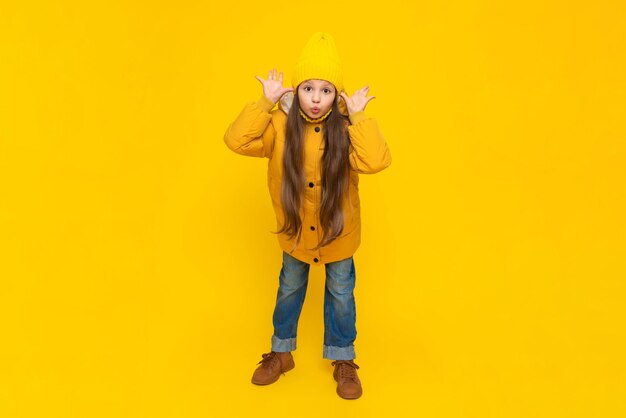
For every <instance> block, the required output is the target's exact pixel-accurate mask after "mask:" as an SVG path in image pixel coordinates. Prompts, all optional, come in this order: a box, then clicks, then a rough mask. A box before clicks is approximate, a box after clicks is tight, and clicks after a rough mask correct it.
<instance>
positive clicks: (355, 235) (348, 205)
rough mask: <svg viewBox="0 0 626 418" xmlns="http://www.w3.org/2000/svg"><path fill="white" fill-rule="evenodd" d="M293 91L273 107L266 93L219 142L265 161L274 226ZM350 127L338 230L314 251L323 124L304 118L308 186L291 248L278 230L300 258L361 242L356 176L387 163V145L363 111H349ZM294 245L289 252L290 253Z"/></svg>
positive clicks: (335, 255) (344, 253)
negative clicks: (347, 169)
mask: <svg viewBox="0 0 626 418" xmlns="http://www.w3.org/2000/svg"><path fill="white" fill-rule="evenodd" d="M290 99H291V100H293V93H287V94H285V95H284V96H283V98H282V99H281V101H280V102H279V103H278V108H277V109H274V103H272V101H271V100H269V99H268V98H267V97H265V96H261V98H260V99H259V100H257V101H256V102H250V103H248V104H246V105H245V107H244V108H243V110H242V111H241V113H240V114H239V116H238V117H237V118H236V119H235V121H234V122H232V123H231V124H230V126H229V127H228V129H227V130H226V134H225V135H224V142H225V143H226V145H227V146H228V148H230V149H231V150H233V151H234V152H236V153H238V154H242V155H247V156H251V157H266V158H268V159H269V162H268V171H267V185H268V187H269V192H270V197H271V198H272V205H273V207H274V212H275V213H276V223H277V230H278V229H279V228H280V226H281V225H282V224H283V220H284V214H283V210H282V204H281V199H280V195H281V181H282V174H283V149H284V146H285V129H286V122H287V113H288V111H289V108H290V103H291V101H290ZM339 103H340V110H341V113H343V114H344V115H347V114H348V112H347V111H346V106H345V103H344V102H343V101H340V102H339ZM349 119H350V126H349V127H348V133H349V136H350V142H351V146H350V152H349V160H350V186H349V193H347V194H346V195H345V196H344V198H343V203H342V210H343V215H344V228H343V232H342V233H341V235H339V237H337V239H335V240H334V241H332V242H331V243H330V244H328V245H327V246H324V247H321V248H319V249H317V250H313V248H315V247H316V246H317V244H318V243H319V242H320V240H321V238H322V231H321V230H320V220H319V207H320V203H321V192H322V183H321V178H322V176H321V165H322V164H321V162H322V155H323V152H324V123H323V122H321V123H309V122H306V128H305V134H304V135H305V138H304V144H305V153H304V155H305V157H304V172H305V178H306V183H307V186H306V188H305V192H304V196H303V204H302V207H301V208H300V216H301V219H302V237H301V239H300V242H299V243H298V246H297V247H296V248H295V249H293V247H294V244H295V239H289V237H288V236H287V235H286V234H278V242H279V244H280V246H281V248H282V249H283V250H284V251H286V252H287V253H290V254H291V255H292V256H293V257H295V258H297V259H298V260H300V261H303V262H306V263H309V264H313V265H321V264H326V263H331V262H334V261H339V260H343V259H345V258H348V257H350V256H352V255H353V254H354V253H355V251H356V250H357V248H358V247H359V244H360V243H361V214H360V200H359V176H358V174H359V173H360V174H371V173H376V172H379V171H381V170H383V169H384V168H386V167H388V166H389V165H390V164H391V154H390V152H389V148H388V147H387V143H386V141H385V139H384V137H383V135H382V133H381V132H380V130H379V129H378V124H377V122H376V120H375V119H373V118H371V117H368V116H366V114H365V112H364V111H360V112H355V113H353V114H352V115H349ZM292 249H293V252H291V251H292Z"/></svg>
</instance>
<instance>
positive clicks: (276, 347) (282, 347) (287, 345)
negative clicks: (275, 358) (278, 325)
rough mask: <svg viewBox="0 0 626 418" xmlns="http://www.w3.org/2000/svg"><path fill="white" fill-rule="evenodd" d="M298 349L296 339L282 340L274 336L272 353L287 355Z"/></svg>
mask: <svg viewBox="0 0 626 418" xmlns="http://www.w3.org/2000/svg"><path fill="white" fill-rule="evenodd" d="M295 349H296V339H295V338H286V339H284V340H283V339H280V338H278V337H276V336H275V335H272V351H276V352H277V353H286V352H287V351H293V350H295Z"/></svg>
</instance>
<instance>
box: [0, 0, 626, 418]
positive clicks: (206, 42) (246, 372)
mask: <svg viewBox="0 0 626 418" xmlns="http://www.w3.org/2000/svg"><path fill="white" fill-rule="evenodd" d="M317 30H322V31H328V32H331V33H332V34H333V35H334V37H335V39H336V42H337V45H338V48H339V50H340V53H341V56H342V59H343V62H344V72H345V78H346V90H348V92H349V93H352V92H353V91H354V90H355V89H357V88H360V87H361V86H363V85H365V84H368V85H370V86H371V87H370V93H371V94H372V95H375V96H376V99H374V100H373V101H371V102H370V104H369V105H368V107H367V109H366V112H367V113H368V114H369V115H371V116H374V117H376V118H377V120H378V122H379V125H380V127H381V129H382V131H383V132H384V134H385V136H386V138H387V141H388V143H389V146H390V149H391V152H392V155H393V164H392V165H391V167H390V168H389V169H387V170H385V171H383V172H381V173H379V174H376V175H373V176H361V200H362V206H363V209H362V211H363V229H364V232H363V243H362V246H361V248H360V249H359V251H358V252H357V253H356V255H355V261H356V268H357V290H356V298H357V299H356V300H357V328H358V337H357V341H356V344H355V345H356V351H357V359H356V362H357V364H359V365H360V366H361V369H360V370H359V374H360V377H361V380H362V381H363V387H364V395H363V397H362V398H361V399H359V400H357V401H344V400H341V399H340V398H339V397H338V396H337V395H336V394H335V382H334V381H333V379H332V375H331V372H332V368H331V366H330V361H328V360H324V359H322V343H323V323H322V296H323V280H324V276H323V269H321V268H312V271H311V280H310V283H309V291H308V295H307V300H306V303H305V306H304V311H303V314H302V317H301V321H300V327H299V335H298V337H299V340H298V349H297V350H296V351H295V353H294V355H295V361H296V368H295V369H294V370H293V371H291V372H289V373H288V374H287V375H286V376H284V377H282V378H281V379H280V380H279V381H278V382H277V383H276V384H274V385H272V386H270V387H257V386H254V385H252V384H251V383H250V377H251V374H252V372H253V370H254V368H255V367H256V362H257V361H258V360H260V355H261V353H263V352H266V351H268V350H269V344H270V336H271V333H272V327H271V314H272V310H273V306H274V300H275V295H276V288H277V276H278V271H279V269H280V254H281V253H280V249H279V247H278V244H277V242H276V238H275V236H274V235H272V234H271V233H270V232H269V231H270V230H272V229H274V228H275V223H274V222H275V219H274V215H273V212H272V208H271V204H270V201H269V195H268V192H267V189H266V183H265V173H266V171H265V170H266V161H265V160H263V159H253V158H245V157H242V156H239V155H236V154H234V153H232V152H231V151H230V150H228V149H227V148H226V146H225V145H224V143H223V134H224V131H225V129H226V128H227V126H228V124H229V123H230V122H231V121H232V120H233V119H234V118H235V117H236V116H237V114H238V113H239V112H240V111H241V109H242V108H243V105H244V104H245V103H247V102H249V101H253V100H256V99H257V98H258V97H260V95H261V94H262V89H261V85H260V84H259V82H258V81H257V80H255V78H254V76H255V75H261V76H262V77H266V75H267V71H268V70H269V69H271V68H273V67H276V68H278V69H279V70H282V71H284V72H285V76H286V78H287V79H288V80H290V79H291V68H292V65H293V64H294V63H295V60H296V58H297V56H298V54H299V52H300V50H301V48H302V47H303V46H304V44H305V42H306V41H307V39H308V38H309V36H310V35H311V34H312V33H313V32H314V31H317ZM625 52H626V9H625V3H624V2H623V1H619V0H614V1H593V2H592V1H564V0H561V1H537V0H529V1H524V2H516V3H509V2H504V1H502V2H492V1H485V0H483V1H480V0H476V1H429V2H425V1H422V2H401V1H395V0H392V1H384V2H371V3H369V2H362V1H350V2H335V1H317V2H311V3H306V4H302V5H301V4H300V3H298V2H287V3H276V2H274V3H272V2H262V1H257V2H249V1H247V2H226V3H217V2H201V1H197V2H191V1H184V0H182V1H176V2H158V1H134V2H129V1H111V2H96V3H92V2H79V1H74V2H72V1H62V2H53V1H51V2H41V3H36V2H24V1H19V2H18V1H14V2H3V3H2V5H1V6H0V277H1V285H0V318H1V319H0V321H1V322H0V324H1V326H0V335H1V338H2V341H1V344H0V362H1V363H0V416H2V417H3V418H14V417H16V418H17V417H46V418H53V417H132V418H137V417H200V416H204V417H206V416H233V417H256V416H262V417H276V416H287V415H289V416H302V417H304V416H315V417H329V416H332V417H334V416H342V417H343V416H353V417H357V416H358V417H381V416H392V417H400V416H415V417H417V416H419V417H477V418H488V417H520V418H529V417H601V418H607V417H623V416H625V415H626V403H625V401H624V394H625V392H626V390H625V389H626V362H625V360H624V352H625V351H626V344H625V334H626V333H625V331H624V319H625V313H626V312H625V311H626V309H625V307H624V302H625V296H626V292H625V285H624V278H625V277H626V274H625V273H626V268H625V264H626V263H625V256H626V227H625V226H626V225H625V221H624V213H625V211H626V193H625V192H626V190H625V180H626V160H625V157H626V144H625V141H626V122H625V118H624V116H625V114H626V94H625V93H626V81H625V80H626V77H625V76H624V75H625V74H626V68H625V62H626V58H625V57H626V54H625Z"/></svg>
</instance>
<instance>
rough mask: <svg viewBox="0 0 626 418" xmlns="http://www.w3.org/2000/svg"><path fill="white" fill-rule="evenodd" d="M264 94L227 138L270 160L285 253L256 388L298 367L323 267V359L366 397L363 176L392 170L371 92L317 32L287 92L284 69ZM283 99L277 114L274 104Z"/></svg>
mask: <svg viewBox="0 0 626 418" xmlns="http://www.w3.org/2000/svg"><path fill="white" fill-rule="evenodd" d="M256 78H257V80H259V81H260V82H261V84H262V85H263V96H261V98H260V99H259V100H258V101H256V102H252V103H248V104H247V105H246V106H245V107H244V109H243V111H242V112H241V113H240V114H239V116H238V117H237V119H236V120H235V121H234V122H233V123H232V124H231V125H230V126H229V127H228V129H227V131H226V134H225V136H224V141H225V142H226V145H227V146H228V147H229V148H230V149H231V150H233V151H235V152H236V153H239V154H243V155H247V156H253V157H266V158H268V159H269V163H268V176H267V182H268V187H269V191H270V196H271V198H272V204H273V207H274V211H275V213H276V220H277V225H278V231H277V234H278V241H279V244H280V246H281V248H282V250H283V255H282V256H283V263H282V268H281V270H280V275H279V287H278V295H277V298H276V306H275V308H274V314H273V325H274V334H273V335H272V339H271V344H272V348H271V352H269V353H265V354H263V355H262V360H261V361H260V362H259V363H258V364H260V366H258V367H257V369H256V370H255V372H254V374H253V376H252V383H255V384H258V385H267V384H270V383H273V382H275V381H276V380H278V378H279V377H280V375H281V373H284V372H286V371H288V370H291V369H293V368H294V366H295V364H294V361H293V357H292V355H291V351H293V350H295V348H296V330H297V326H298V319H299V317H300V312H301V310H302V304H303V302H304V297H305V294H306V289H307V283H308V274H309V266H310V265H311V264H313V265H316V266H317V265H322V264H323V265H325V269H326V289H325V294H324V347H323V357H324V358H327V359H331V360H334V361H333V362H332V365H333V366H335V367H334V371H333V376H334V378H335V380H336V381H337V393H338V394H339V396H341V397H342V398H345V399H356V398H358V397H360V396H361V394H362V388H361V382H360V380H359V378H358V376H357V373H356V369H358V368H359V366H357V365H356V364H355V363H354V361H353V360H354V358H355V357H356V355H355V352H354V340H355V339H356V310H355V309H356V308H355V301H354V286H355V279H356V276H355V268H354V260H353V257H352V256H353V254H354V253H355V251H356V250H357V248H358V247H359V243H360V239H361V218H360V202H359V194H358V183H359V177H358V174H359V173H360V174H370V173H376V172H378V171H381V170H383V169H384V168H386V167H388V166H389V164H391V154H390V153H389V149H388V148H387V143H386V142H385V139H384V138H383V135H382V134H381V132H380V131H379V129H378V125H377V123H376V120H375V119H373V118H371V117H369V116H367V115H366V114H365V112H364V109H365V106H366V105H367V103H368V102H369V101H370V100H371V99H373V98H374V97H373V96H371V97H368V96H367V92H368V87H367V86H366V87H363V88H362V89H360V90H358V91H356V92H355V93H354V94H353V95H352V96H351V97H349V96H348V95H347V94H346V93H345V92H344V91H343V81H342V71H341V66H340V63H339V57H338V54H337V50H336V47H335V42H334V40H333V38H332V37H331V36H330V35H329V34H327V33H323V32H317V33H315V34H314V35H313V37H312V38H311V39H310V40H309V42H308V43H307V45H306V46H305V48H304V50H303V51H302V54H301V56H300V59H299V61H298V63H297V65H296V67H295V69H294V73H293V79H292V87H291V88H289V87H283V73H282V72H281V73H280V74H278V75H277V74H276V69H274V70H272V71H270V72H269V73H268V77H267V79H263V78H261V77H258V76H257V77H256ZM277 103H278V109H274V106H275V105H276V104H277Z"/></svg>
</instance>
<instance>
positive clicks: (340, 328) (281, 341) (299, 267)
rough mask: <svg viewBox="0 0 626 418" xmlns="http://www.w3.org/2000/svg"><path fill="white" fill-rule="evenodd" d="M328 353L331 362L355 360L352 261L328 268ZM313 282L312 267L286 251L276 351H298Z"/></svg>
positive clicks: (276, 322)
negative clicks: (301, 322) (300, 326)
mask: <svg viewBox="0 0 626 418" xmlns="http://www.w3.org/2000/svg"><path fill="white" fill-rule="evenodd" d="M325 267H326V289H325V292H324V349H323V357H324V358H326V359H331V360H353V359H354V358H356V355H355V352H354V340H355V339H356V305H355V302H354V286H355V281H356V273H355V270H354V260H353V258H352V257H350V258H346V259H345V260H340V261H336V262H334V263H328V264H325ZM308 282H309V264H308V263H304V262H302V261H300V260H297V259H295V258H294V257H292V256H290V255H289V254H287V253H286V252H284V251H283V266H282V268H281V270H280V276H279V287H278V295H277V296H276V307H275V308H274V316H273V324H274V335H272V351H277V352H286V351H293V350H295V348H296V332H297V329H298V319H299V318H300V312H301V311H302V305H303V303H304V296H305V295H306V288H307V284H308Z"/></svg>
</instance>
